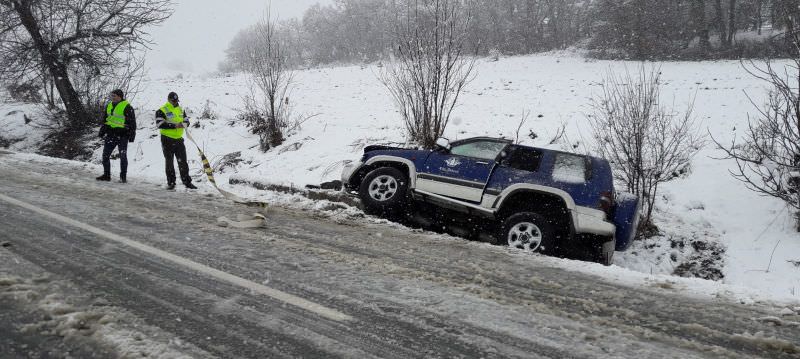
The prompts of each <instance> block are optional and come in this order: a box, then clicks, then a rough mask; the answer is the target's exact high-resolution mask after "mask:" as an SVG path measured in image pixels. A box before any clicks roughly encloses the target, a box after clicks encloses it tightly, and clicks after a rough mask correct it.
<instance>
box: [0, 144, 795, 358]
mask: <svg viewBox="0 0 800 359" xmlns="http://www.w3.org/2000/svg"><path fill="white" fill-rule="evenodd" d="M93 169H94V167H92V166H91V165H81V164H75V163H68V162H58V161H48V162H43V161H41V162H40V161H37V160H35V159H31V157H28V156H18V155H11V154H0V194H3V195H5V196H8V197H11V198H14V199H16V200H19V201H22V202H25V203H28V204H30V206H31V207H36V208H40V209H42V210H45V211H48V212H52V213H57V214H58V215H59V216H63V217H64V218H67V219H69V220H71V221H75V222H80V223H82V224H84V225H85V226H84V227H83V228H79V227H77V226H75V225H69V224H66V223H65V222H64V221H59V220H55V219H53V217H47V216H44V215H42V214H41V213H37V212H35V211H32V210H30V209H29V208H23V207H20V206H19V205H16V204H12V203H11V202H9V201H3V200H0V242H4V243H5V245H4V246H3V247H0V304H5V303H8V305H3V306H2V307H0V317H2V318H11V319H12V320H15V321H19V323H14V325H13V328H16V329H17V330H18V331H19V333H22V334H19V335H18V337H20V338H27V339H25V340H27V342H30V343H41V345H52V344H47V343H52V341H53V338H58V340H63V341H65V342H66V344H64V345H63V347H64V348H70V347H75V345H76V344H75V343H76V342H74V341H73V340H79V339H80V340H84V341H85V340H89V339H91V340H92V341H93V343H94V344H93V345H95V346H96V347H97V348H100V349H98V350H102V351H103V353H104V351H106V350H112V351H114V352H116V353H118V354H119V355H123V354H124V355H127V356H130V357H136V356H137V353H140V356H145V355H148V356H154V355H155V356H160V357H180V356H186V357H204V356H207V357H254V358H262V357H351V358H355V357H357V358H367V357H382V358H395V357H397V358H407V357H487V358H492V357H495V358H509V357H525V358H537V357H543V358H565V357H570V358H571V357H575V358H611V357H619V358H631V357H642V358H666V357H671V358H694V357H725V358H754V357H763V358H789V357H798V356H799V355H800V326H798V325H797V322H798V316H797V314H796V313H795V314H792V315H788V316H785V317H775V313H776V309H775V308H772V307H767V306H761V305H750V306H743V305H739V304H736V303H730V302H727V301H726V300H725V299H719V300H713V301H710V300H701V299H697V298H691V297H685V296H681V295H680V293H677V292H673V291H672V290H671V288H667V287H663V288H662V287H655V288H642V287H630V286H624V285H620V284H615V283H610V282H608V281H607V280H605V279H603V278H600V277H596V276H592V275H588V274H583V273H579V272H574V271H565V270H564V269H561V268H557V267H555V266H552V265H550V263H551V261H550V260H549V259H547V258H542V257H538V256H520V255H514V254H512V253H510V252H509V251H507V250H506V249H504V248H501V247H492V246H486V245H476V244H474V243H470V242H466V241H461V240H455V239H447V238H446V237H443V236H434V235H430V234H426V233H415V232H412V231H408V230H403V229H398V228H395V227H394V226H382V225H379V224H371V223H369V222H367V221H359V220H357V219H353V220H339V221H336V222H333V221H331V220H330V219H325V218H318V217H316V216H314V215H313V213H311V212H303V211H298V210H292V209H286V208H277V207H273V208H271V210H270V212H269V216H268V219H269V224H268V226H267V228H265V229H259V230H240V229H232V228H222V227H219V226H217V225H216V224H215V219H216V217H218V216H221V215H228V216H230V215H235V214H240V213H241V214H246V213H248V212H249V211H251V209H250V208H247V207H241V206H235V205H233V204H229V203H227V202H225V201H224V200H222V199H221V198H220V197H219V196H216V195H213V194H211V193H209V192H203V191H200V192H186V191H183V190H179V191H175V192H170V191H166V190H164V189H163V187H162V186H159V185H156V184H153V183H129V184H119V183H113V182H112V183H98V182H96V181H95V180H94V178H93V177H94V176H95V175H96V174H94V173H92V171H91V170H93ZM86 228H99V229H102V230H104V231H107V232H109V233H111V234H113V235H116V236H121V237H124V238H127V239H130V240H132V241H135V242H136V243H140V244H143V245H146V246H149V247H153V248H157V249H158V250H159V251H163V252H164V253H168V254H170V255H174V256H177V257H180V258H183V259H185V260H187V261H191V262H192V263H197V264H200V265H202V266H207V267H210V268H213V269H215V270H218V271H222V272H225V273H227V274H229V275H231V276H235V277H238V278H242V279H244V280H246V281H248V282H250V283H257V284H259V285H262V286H264V287H268V288H271V289H274V290H276V291H280V292H282V293H287V294H291V295H293V296H297V297H299V298H303V299H304V300H306V301H309V302H310V303H314V304H316V305H319V306H320V307H324V308H328V309H330V310H332V311H335V312H337V313H342V314H344V315H345V316H346V317H347V319H346V320H336V319H335V318H331V317H327V316H324V315H320V314H319V313H318V312H315V311H313V310H308V309H304V307H303V306H296V305H291V304H293V303H287V302H285V301H281V300H278V299H276V298H274V297H270V296H265V295H263V294H259V293H257V292H254V291H251V290H247V289H244V288H243V287H242V286H237V285H234V284H231V282H226V281H222V280H220V279H219V277H214V276H210V275H208V273H207V272H200V271H197V268H196V267H187V266H186V265H182V264H181V263H180V262H179V261H174V260H167V259H165V258H164V257H160V256H154V255H153V254H152V252H147V251H142V250H140V249H135V248H133V247H131V246H129V245H126V244H125V243H123V242H119V241H112V240H109V238H108V237H107V236H103V235H100V234H98V233H97V232H96V231H95V232H92V231H88V230H87V229H86ZM587 265H594V264H588V263H587ZM97 303H101V305H97ZM12 304H13V305H12ZM54 308H61V309H60V310H57V309H54ZM63 308H68V309H63ZM23 309H24V310H23ZM23 311H24V313H26V314H25V315H12V314H14V313H22V312H23ZM36 313H40V314H36ZM41 318H44V319H41ZM76 318H78V319H76ZM59 320H60V321H61V322H58V321H59ZM37 321H39V322H37ZM70 321H72V322H70ZM76 321H77V322H76ZM42 322H44V323H42ZM70 323H72V324H70ZM76 323H77V324H76ZM9 327H11V326H8V325H5V326H0V333H2V330H3V328H9ZM54 328H55V329H54ZM59 328H60V329H59ZM64 328H67V329H64ZM62 329H64V330H62ZM35 337H40V339H39V340H35V339H31V338H35ZM76 338H78V339H76ZM81 338H83V339H81ZM137 343H138V344H137ZM142 343H144V344H142ZM32 345H34V344H32ZM136 345H139V347H137V346H136ZM80 347H82V348H84V350H85V348H91V346H88V347H87V346H80ZM131 348H134V349H135V350H133V349H131ZM153 348H157V351H153V350H154V349H153ZM21 350H25V349H24V348H20V347H19V346H14V345H13V344H9V343H7V342H5V341H0V357H3V356H6V355H10V356H15V355H16V354H19V353H20V351H21ZM148 350H150V351H149V352H148ZM101 356H105V355H101Z"/></svg>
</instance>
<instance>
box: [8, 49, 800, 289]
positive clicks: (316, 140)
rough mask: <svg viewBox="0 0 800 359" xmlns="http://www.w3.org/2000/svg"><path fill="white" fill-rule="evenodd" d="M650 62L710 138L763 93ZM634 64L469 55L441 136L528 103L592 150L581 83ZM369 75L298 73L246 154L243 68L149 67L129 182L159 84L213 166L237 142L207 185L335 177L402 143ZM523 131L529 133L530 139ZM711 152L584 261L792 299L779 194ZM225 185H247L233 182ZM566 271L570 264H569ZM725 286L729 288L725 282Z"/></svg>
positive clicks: (159, 163) (743, 116) (371, 69)
mask: <svg viewBox="0 0 800 359" xmlns="http://www.w3.org/2000/svg"><path fill="white" fill-rule="evenodd" d="M660 65H661V70H662V73H663V75H662V78H663V79H664V80H665V84H664V90H663V93H664V95H665V96H667V98H666V100H668V101H673V100H674V102H675V103H676V105H677V107H678V108H680V107H681V106H682V104H685V103H687V102H688V101H690V100H691V99H692V98H693V97H695V98H696V106H695V114H696V115H697V117H698V119H699V120H700V123H701V127H702V129H703V131H705V130H706V129H707V131H708V132H709V133H711V134H712V135H713V136H714V137H715V138H716V139H717V140H719V141H721V142H722V143H726V142H728V141H730V140H731V139H732V138H733V136H734V135H735V134H736V132H737V129H738V130H739V133H740V134H741V130H742V129H743V128H744V127H745V124H746V123H747V114H748V113H754V108H753V107H752V105H751V104H750V102H749V100H748V99H747V96H746V94H745V92H746V93H747V95H749V96H750V97H751V98H753V99H754V100H755V101H756V102H760V101H761V100H762V99H763V98H764V96H765V94H766V91H765V88H764V84H763V83H762V82H759V81H758V80H756V79H754V78H752V77H751V76H749V75H748V74H747V73H746V72H745V71H744V70H743V69H742V67H741V65H740V64H739V62H736V61H720V62H699V63H698V62H670V63H663V64H660ZM636 66H638V64H636V63H626V62H609V61H590V60H586V59H583V58H580V57H577V56H575V55H573V54H548V55H535V56H525V57H510V58H501V59H500V60H499V61H497V62H487V61H483V60H481V61H479V64H478V66H477V77H476V78H475V80H474V81H473V82H472V83H471V84H470V85H469V87H468V89H467V93H465V94H464V95H463V97H462V102H461V105H460V106H459V107H457V108H456V110H455V113H454V118H453V120H452V121H451V123H450V125H449V127H448V128H447V131H446V134H445V135H446V136H447V137H449V138H450V139H451V140H454V139H460V138H466V137H471V136H477V135H488V136H506V137H512V138H513V137H515V133H516V130H517V127H518V125H519V120H520V117H521V115H522V113H523V112H524V111H531V116H530V118H529V120H528V122H527V123H526V124H525V125H524V126H523V127H522V130H521V131H520V135H521V137H522V138H523V141H522V142H523V143H525V144H530V145H543V144H545V143H547V142H548V141H549V140H550V138H552V137H553V136H554V135H555V134H556V132H557V129H558V128H559V127H560V126H561V124H562V123H563V124H566V135H567V136H566V137H567V139H566V140H565V141H563V143H562V144H560V146H562V147H564V148H565V149H572V148H574V150H575V151H579V152H586V151H588V152H591V151H592V139H591V131H590V129H589V126H588V123H587V120H586V116H585V113H588V112H589V107H588V104H589V99H590V97H591V95H592V93H593V92H594V91H597V90H598V86H597V85H598V82H599V81H600V80H601V78H602V76H603V74H604V73H605V72H606V71H608V70H609V69H611V70H615V71H621V70H624V68H625V67H628V68H629V69H632V70H635V68H636ZM377 71H380V68H378V67H376V66H350V67H337V68H319V69H310V70H304V71H298V72H297V73H296V77H295V80H296V85H295V88H294V90H293V92H292V93H291V95H290V103H291V104H293V106H294V112H295V114H296V115H298V116H299V115H306V116H312V115H313V117H311V119H309V120H308V121H307V122H305V123H303V124H302V126H301V127H300V128H299V129H298V130H297V131H294V132H293V133H292V134H291V135H290V136H289V137H288V138H287V141H286V143H285V144H284V145H283V146H281V147H279V148H276V149H273V150H271V151H269V152H267V153H261V152H259V151H258V148H257V138H256V137H255V136H253V135H251V134H249V133H248V131H247V129H246V128H245V127H244V125H243V124H236V123H234V124H233V125H230V124H231V122H232V121H234V120H235V116H236V114H237V111H238V110H239V109H240V106H241V102H242V101H241V98H242V96H243V95H245V94H248V93H249V92H250V87H249V86H248V84H247V81H246V78H245V77H244V76H241V75H239V76H232V77H216V76H199V75H194V74H188V73H182V74H179V73H174V72H167V71H153V72H151V76H150V78H149V79H148V80H147V81H146V82H145V83H144V84H143V86H142V88H143V91H142V92H141V93H140V94H138V95H137V96H136V97H134V98H131V99H130V100H131V102H132V103H133V105H134V106H135V108H136V110H137V117H138V119H139V132H138V134H137V138H136V142H135V143H133V144H131V146H129V155H128V156H129V160H130V169H129V175H128V176H129V180H131V181H136V180H142V181H144V180H147V181H164V180H163V178H164V177H163V176H164V175H163V157H162V155H161V148H160V143H159V139H158V135H157V131H156V129H155V128H154V126H153V120H152V118H153V112H154V111H155V110H156V109H157V108H158V107H160V106H161V105H162V104H163V103H164V102H165V101H166V95H167V93H169V92H170V91H176V92H177V93H178V94H179V95H180V97H181V101H182V104H183V105H184V106H185V107H188V108H190V109H191V110H192V112H193V114H194V116H195V117H197V116H199V115H200V112H201V109H202V107H203V106H204V105H205V104H206V102H207V101H210V106H211V109H213V110H214V112H216V114H217V119H216V120H208V119H194V120H193V121H196V122H199V124H200V128H192V129H191V132H192V134H193V136H194V138H195V139H196V140H197V141H198V142H199V143H200V145H201V146H202V147H203V149H204V151H205V152H206V154H207V155H208V156H209V158H210V159H211V160H212V162H214V163H216V161H218V160H219V159H220V158H222V156H224V155H227V154H230V153H234V152H238V151H241V159H242V160H243V162H241V163H240V164H239V165H238V166H237V167H235V168H225V169H223V171H222V172H221V173H217V174H216V177H217V179H218V182H219V183H227V180H228V179H229V178H231V177H236V178H239V179H253V180H258V181H259V182H266V183H274V184H282V185H286V186H294V187H303V186H304V185H306V184H318V183H320V182H324V181H328V180H332V179H336V178H338V176H339V170H340V168H341V164H342V161H344V160H353V159H357V158H359V157H360V156H361V149H362V148H363V145H365V144H367V143H382V142H383V143H386V142H394V143H403V142H405V138H404V137H403V133H404V131H403V124H402V122H401V121H400V119H399V115H398V114H397V113H396V112H395V110H394V107H393V105H392V102H391V100H390V98H389V96H388V94H387V92H386V90H385V89H384V88H383V86H382V85H381V84H380V82H379V81H378V80H377V78H376V72H377ZM15 111H16V112H15ZM23 114H26V115H27V116H29V117H33V116H35V115H36V112H35V111H34V110H33V109H32V108H31V106H28V105H19V104H0V128H3V132H2V133H0V136H1V137H4V138H7V139H8V138H15V137H26V136H27V139H26V140H24V141H21V142H18V143H15V144H12V145H11V146H10V149H12V150H22V151H26V150H30V149H31V147H30V146H31V145H32V144H35V143H36V141H37V140H36V138H40V137H36V136H39V135H38V134H39V133H41V131H40V130H37V129H35V128H33V127H31V125H30V124H28V125H26V124H25V123H24V122H25V120H24V115H23ZM32 123H35V121H33V122H32ZM530 132H534V133H536V134H537V135H538V137H537V138H536V139H530V138H529V137H527V135H528V134H529V133H530ZM187 148H188V147H187ZM189 152H190V153H193V152H194V151H191V150H190V151H189ZM99 155H100V154H99V151H97V152H96V153H95V156H94V159H93V161H94V162H96V163H99ZM720 157H722V154H721V153H720V151H718V150H716V149H715V148H714V146H713V143H711V144H709V145H708V146H707V147H706V148H705V149H703V150H702V151H701V152H700V154H699V155H698V156H697V157H696V158H695V159H694V161H693V166H692V171H691V173H690V174H688V176H685V177H684V178H679V179H676V180H674V181H673V182H670V183H668V184H666V185H665V186H663V187H662V190H661V196H660V198H659V202H658V213H656V218H657V225H659V227H660V228H661V229H662V231H663V235H662V236H659V237H656V238H652V239H650V240H647V241H643V242H637V243H636V244H635V245H634V246H633V247H632V248H631V249H630V250H629V251H628V252H625V253H617V256H616V258H615V265H616V266H618V267H621V268H618V267H611V268H603V269H602V270H596V268H595V267H594V266H592V267H591V268H595V269H592V271H596V272H598V273H599V274H601V275H604V276H608V277H611V278H615V279H618V280H623V281H624V278H626V277H629V275H627V274H626V273H629V272H630V271H631V270H633V271H639V272H643V273H646V274H671V273H674V272H676V269H677V272H683V271H685V269H686V268H687V267H691V266H692V265H702V264H705V265H706V266H707V267H709V268H710V269H708V270H706V271H705V272H703V271H699V270H696V269H694V270H691V269H690V270H688V271H689V272H693V273H700V274H701V275H704V276H706V277H711V278H715V277H719V274H722V275H723V276H724V278H722V279H721V280H720V281H721V283H722V284H730V285H732V286H725V288H727V289H725V290H724V291H731V292H732V293H738V292H741V293H760V295H758V296H756V297H758V298H765V297H766V298H773V299H776V300H780V301H784V300H787V301H798V300H800V267H798V266H797V265H795V264H793V263H792V262H791V261H798V260H800V234H798V233H796V232H794V231H793V229H792V223H791V220H790V216H789V214H788V211H787V210H786V208H785V207H784V205H783V204H782V203H780V202H779V201H776V200H773V199H769V198H764V197H760V196H758V195H756V194H755V193H752V192H750V191H748V190H747V189H746V188H745V187H744V185H743V184H741V183H739V182H737V181H736V180H735V179H733V178H732V177H730V175H729V174H728V171H729V170H730V169H733V168H734V163H733V162H732V161H729V160H718V159H716V158H720ZM190 158H191V163H190V166H191V167H192V171H193V174H194V175H195V176H196V178H197V179H198V180H199V181H202V182H205V179H204V178H202V176H201V166H200V162H199V158H198V157H197V156H196V155H194V154H191V155H190ZM113 166H114V167H115V169H114V170H113V171H112V174H116V172H117V170H116V168H118V167H117V166H118V162H114V163H113ZM236 191H239V192H243V193H246V194H248V195H251V196H252V195H258V194H257V192H256V191H253V190H249V189H244V188H236ZM260 195H262V196H265V198H268V199H269V200H271V201H273V202H275V201H280V202H282V203H284V204H286V205H304V206H308V205H309V204H308V203H299V202H298V201H297V199H296V198H294V197H291V196H287V195H278V194H275V193H269V194H260ZM316 206H318V207H319V208H323V207H324V206H325V205H324V204H317V205H316ZM347 211H349V212H352V211H353V209H348V210H347ZM715 257H718V258H715ZM554 260H555V259H554ZM703 261H706V262H707V263H703ZM565 263H566V264H568V263H571V262H569V261H565ZM681 266H682V267H681ZM567 267H569V268H572V269H575V270H578V269H580V266H579V265H575V266H573V265H567ZM714 268H719V269H720V272H719V273H717V272H715V271H714ZM680 283H682V284H681V286H687V288H688V291H690V292H692V291H700V292H707V291H708V288H715V287H717V286H719V285H720V284H719V283H709V282H707V281H701V280H689V281H686V280H681V281H680ZM687 283H688V284H687ZM736 287H740V288H741V289H730V288H736ZM693 288H694V289H693ZM704 288H705V289H704ZM719 292H720V291H719V290H717V291H715V293H719ZM734 296H735V297H737V298H743V297H746V296H741V295H734Z"/></svg>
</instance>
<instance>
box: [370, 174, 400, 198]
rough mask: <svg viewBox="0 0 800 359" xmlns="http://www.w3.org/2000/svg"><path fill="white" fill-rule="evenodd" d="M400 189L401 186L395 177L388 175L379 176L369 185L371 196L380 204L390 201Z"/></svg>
mask: <svg viewBox="0 0 800 359" xmlns="http://www.w3.org/2000/svg"><path fill="white" fill-rule="evenodd" d="M398 187H399V185H398V184H397V180H396V179H395V178H394V177H392V176H388V175H382V176H378V177H375V179H373V180H372V182H370V183H369V196H370V197H371V198H372V199H374V200H376V201H378V202H384V201H388V200H389V199H390V198H392V197H394V195H395V194H396V193H397V189H398Z"/></svg>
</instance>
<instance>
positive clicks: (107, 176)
mask: <svg viewBox="0 0 800 359" xmlns="http://www.w3.org/2000/svg"><path fill="white" fill-rule="evenodd" d="M95 179H96V180H98V181H111V176H110V175H102V176H99V177H96V178H95Z"/></svg>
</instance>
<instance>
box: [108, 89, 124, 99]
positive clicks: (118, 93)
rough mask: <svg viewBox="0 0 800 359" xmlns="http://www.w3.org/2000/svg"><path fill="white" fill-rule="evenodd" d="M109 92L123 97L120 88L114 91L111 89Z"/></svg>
mask: <svg viewBox="0 0 800 359" xmlns="http://www.w3.org/2000/svg"><path fill="white" fill-rule="evenodd" d="M111 93H112V94H114V95H117V96H119V98H125V93H124V92H122V90H120V89H116V90H114V91H111Z"/></svg>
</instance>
